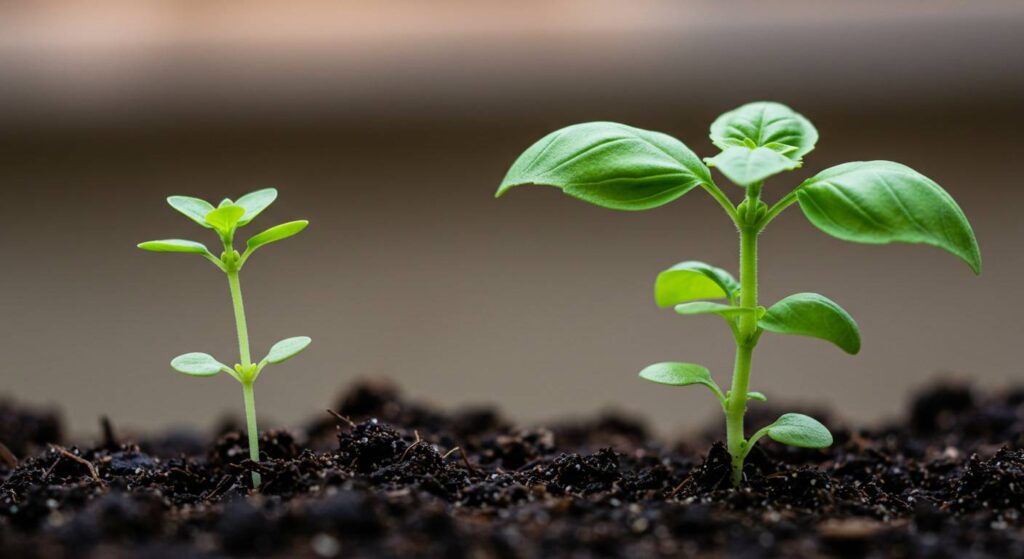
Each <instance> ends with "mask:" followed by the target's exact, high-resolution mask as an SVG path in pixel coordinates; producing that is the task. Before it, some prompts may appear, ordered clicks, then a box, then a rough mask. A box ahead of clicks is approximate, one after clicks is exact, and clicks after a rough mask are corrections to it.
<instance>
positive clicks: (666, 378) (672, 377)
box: [640, 363, 725, 400]
mask: <svg viewBox="0 0 1024 559" xmlns="http://www.w3.org/2000/svg"><path fill="white" fill-rule="evenodd" d="M640 378H642V379H644V380H649V381H651V382H656V383H658V384H668V385H671V386H688V385H691V384H703V385H704V386H706V387H708V388H709V389H711V391H712V392H714V393H715V396H718V399H719V400H724V399H725V396H724V395H723V394H722V389H721V388H719V387H718V385H717V384H715V380H714V379H712V378H711V372H710V371H708V370H707V368H706V367H702V366H700V365H696V364H693V363H655V364H654V365H649V366H647V367H645V368H644V370H642V371H640Z"/></svg>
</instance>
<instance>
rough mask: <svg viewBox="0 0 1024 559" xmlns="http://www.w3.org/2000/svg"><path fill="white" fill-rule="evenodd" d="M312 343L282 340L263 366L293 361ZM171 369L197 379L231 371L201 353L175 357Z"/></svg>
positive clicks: (265, 358) (300, 339)
mask: <svg viewBox="0 0 1024 559" xmlns="http://www.w3.org/2000/svg"><path fill="white" fill-rule="evenodd" d="M310 342H312V340H311V339H310V338H309V337H307V336H296V337H294V338H287V339H284V340H281V341H279V342H277V343H276V344H274V345H273V347H271V348H270V352H269V353H267V356H266V357H264V358H263V362H261V366H262V365H264V364H271V365H274V364H277V363H281V362H282V361H286V360H288V359H291V358H292V357H295V356H296V355H298V354H299V353H301V352H302V350H304V349H306V347H307V346H309V344H310ZM171 367H172V368H173V369H174V370H175V371H178V372H179V373H185V374H186V375H192V376H197V377H208V376H212V375H215V374H217V373H219V372H221V371H228V372H230V371H231V368H230V367H228V366H227V365H225V364H223V363H221V362H220V361H217V360H216V359H215V358H214V357H213V356H212V355H210V354H208V353H200V352H193V353H186V354H184V355H179V356H177V357H175V358H174V359H173V360H171Z"/></svg>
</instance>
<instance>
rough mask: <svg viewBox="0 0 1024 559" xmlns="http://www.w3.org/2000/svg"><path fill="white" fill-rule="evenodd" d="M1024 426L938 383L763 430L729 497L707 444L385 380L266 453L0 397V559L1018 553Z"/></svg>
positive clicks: (724, 464) (719, 451) (993, 401)
mask: <svg viewBox="0 0 1024 559" xmlns="http://www.w3.org/2000/svg"><path fill="white" fill-rule="evenodd" d="M764 413H765V414H766V415H768V416H771V415H772V414H773V413H774V411H771V410H769V411H767V412H764ZM1022 418H1024V390H1021V391H1014V392H1009V393H1004V394H1001V395H997V396H992V397H988V398H982V397H980V396H979V395H978V394H975V393H974V392H973V391H972V390H970V389H969V388H968V387H965V386H960V385H943V386H939V387H936V388H934V389H932V390H930V391H928V392H926V393H924V394H921V395H920V396H919V397H918V398H917V399H915V401H914V403H913V405H912V406H911V417H910V418H908V420H907V421H904V422H899V423H895V424H893V425H890V426H886V427H882V428H879V429H866V430H855V431H851V430H847V429H842V428H839V429H835V430H834V435H835V440H836V444H835V445H834V446H833V447H831V448H829V449H826V450H805V449H794V448H791V447H785V446H781V445H776V444H774V443H771V442H764V443H761V444H759V445H758V446H757V447H756V448H755V450H754V451H753V452H752V453H751V455H750V458H749V460H748V465H747V469H746V471H745V476H746V480H745V483H744V485H743V487H741V488H740V489H738V490H737V489H732V488H731V487H730V486H729V481H728V480H729V457H728V454H727V453H726V451H725V447H724V446H723V445H722V444H721V443H720V442H710V441H705V439H697V442H695V443H690V444H688V445H680V446H676V447H665V446H662V445H661V444H659V443H658V442H656V441H653V440H652V439H651V437H650V436H649V434H648V433H647V431H646V429H645V428H644V426H643V425H642V424H641V423H639V422H637V421H635V420H633V419H630V418H628V417H623V416H621V415H614V414H609V415H605V416H602V417H600V418H598V419H597V420H594V421H592V422H579V421H576V422H573V423H566V424H563V425H556V426H553V427H552V428H550V429H543V428H528V429H524V428H519V427H516V426H513V425H511V424H510V423H508V422H507V421H506V420H505V419H503V418H502V417H500V415H498V414H497V413H496V412H495V411H493V410H491V409H486V408H476V409H472V410H467V411H463V412H458V413H452V414H446V413H441V412H439V411H437V410H433V409H431V408H428V407H425V406H422V405H418V404H415V403H409V402H407V401H405V400H403V399H402V398H401V397H400V394H399V393H398V391H397V390H395V389H394V388H393V387H391V386H388V385H380V384H360V385H357V386H355V387H354V388H353V389H352V390H351V391H350V392H348V393H347V394H346V395H345V396H344V397H343V398H342V399H341V401H339V403H338V406H337V407H336V408H335V409H334V411H333V412H332V413H331V414H330V415H328V414H324V415H323V417H322V418H320V419H318V420H316V421H314V422H312V423H310V424H309V425H308V426H307V427H306V428H305V429H303V430H301V431H295V432H290V431H282V430H271V431H266V432H264V433H262V434H261V437H260V440H261V450H262V456H261V461H260V462H259V463H258V464H256V463H253V462H251V461H250V460H248V458H247V456H248V452H247V447H246V443H245V440H246V439H245V437H244V436H243V435H242V434H241V433H239V432H237V431H229V432H227V433H224V434H223V435H221V436H219V437H217V438H216V439H214V440H212V441H209V442H204V441H202V440H197V439H196V438H195V437H190V436H187V435H182V434H171V435H167V436H163V437H161V438H155V439H152V440H140V441H137V442H134V443H133V442H129V441H127V440H122V439H119V438H117V435H115V431H114V429H113V428H112V427H111V425H110V423H109V422H105V423H104V432H105V434H104V437H103V438H104V441H103V442H102V443H101V444H99V445H97V446H95V447H80V446H74V445H67V444H66V443H64V442H63V441H62V440H61V437H60V432H61V429H60V425H59V422H57V421H56V419H55V418H54V417H53V416H51V415H46V414H41V415H36V414H35V413H33V412H31V411H26V410H23V409H21V408H17V407H16V406H14V405H13V404H10V403H4V404H0V442H2V443H3V444H4V445H5V447H6V448H7V449H8V452H9V453H10V454H11V455H12V458H11V459H4V460H0V557H19V558H21V557H25V558H33V557H45V558H49V557H117V558H120V557H143V558H147V557H152V558H158V557H159V558H163V557H211V558H212V557H229V556H260V557H300V558H303V557H346V558H360V557H367V558H369V557H372V558H388V557H445V558H457V557H473V558H490V557H494V558H502V559H505V558H519V557H523V558H533V557H573V558H587V557H635V558H649V557H678V556H686V555H707V556H731V557H775V556H784V557H821V556H832V555H837V556H881V557H1020V556H1024V532H1022V530H1021V528H1022V521H1021V518H1020V512H1021V507H1022V506H1024V450H1022V449H1021V447H1020V442H1021V435H1022V433H1024V419H1022ZM830 424H833V425H834V424H835V423H834V422H831V421H830ZM0 458H2V457H0ZM252 471H258V472H260V473H261V474H262V476H263V480H264V483H263V486H262V487H261V488H260V490H259V491H257V492H253V491H252V490H251V489H250V486H249V480H250V472H252Z"/></svg>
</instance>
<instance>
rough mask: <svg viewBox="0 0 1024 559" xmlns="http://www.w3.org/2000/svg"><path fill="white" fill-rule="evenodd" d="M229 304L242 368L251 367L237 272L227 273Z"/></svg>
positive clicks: (246, 328)
mask: <svg viewBox="0 0 1024 559" xmlns="http://www.w3.org/2000/svg"><path fill="white" fill-rule="evenodd" d="M228 286H229V287H230V288H231V304H232V305H234V307H235V327H236V328H237V329H238V356H239V358H240V359H241V360H242V366H243V367H248V366H249V365H252V359H251V358H250V357H249V328H248V326H246V325H245V306H244V305H243V304H242V286H241V285H240V284H239V283H238V270H234V271H231V272H228Z"/></svg>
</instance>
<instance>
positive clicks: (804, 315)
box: [758, 293, 860, 353]
mask: <svg viewBox="0 0 1024 559" xmlns="http://www.w3.org/2000/svg"><path fill="white" fill-rule="evenodd" d="M758 325H759V326H760V327H761V328H764V329H765V330H768V331H769V332H776V333H778V334H793V335H797V336H811V337H814V338H821V339H823V340H826V341H829V342H832V343H834V344H836V345H837V346H839V348H840V349H842V350H843V351H845V352H847V353H857V352H858V351H860V330H858V329H857V323H856V322H854V320H853V317H851V316H850V315H849V313H847V312H846V311H844V310H843V308H842V307H840V306H839V305H837V304H835V303H834V302H832V301H831V300H830V299H828V298H826V297H824V296H822V295H818V294H817V293H797V294H795V295H790V296H789V297H786V298H785V299H783V300H781V301H779V302H778V303H775V304H774V305H772V306H771V307H769V308H768V312H766V313H765V315H764V316H763V317H761V319H760V321H759V322H758Z"/></svg>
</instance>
